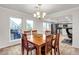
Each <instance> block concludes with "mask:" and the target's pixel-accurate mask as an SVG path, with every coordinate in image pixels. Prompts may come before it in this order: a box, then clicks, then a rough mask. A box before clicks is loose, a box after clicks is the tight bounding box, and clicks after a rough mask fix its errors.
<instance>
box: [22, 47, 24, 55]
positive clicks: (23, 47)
mask: <svg viewBox="0 0 79 59" xmlns="http://www.w3.org/2000/svg"><path fill="white" fill-rule="evenodd" d="M22 55H24V47H23V46H22Z"/></svg>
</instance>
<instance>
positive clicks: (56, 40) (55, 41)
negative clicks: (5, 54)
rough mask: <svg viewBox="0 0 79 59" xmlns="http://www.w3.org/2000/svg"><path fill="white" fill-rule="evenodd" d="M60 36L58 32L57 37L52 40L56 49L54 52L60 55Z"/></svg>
mask: <svg viewBox="0 0 79 59" xmlns="http://www.w3.org/2000/svg"><path fill="white" fill-rule="evenodd" d="M59 38H60V33H56V36H55V38H54V39H53V40H52V48H53V49H54V54H55V55H56V54H58V55H60V51H59Z"/></svg>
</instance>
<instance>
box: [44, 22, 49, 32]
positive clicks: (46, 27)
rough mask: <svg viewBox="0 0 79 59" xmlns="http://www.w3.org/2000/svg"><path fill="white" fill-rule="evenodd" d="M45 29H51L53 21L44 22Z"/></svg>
mask: <svg viewBox="0 0 79 59" xmlns="http://www.w3.org/2000/svg"><path fill="white" fill-rule="evenodd" d="M43 30H44V31H45V30H51V23H48V22H43Z"/></svg>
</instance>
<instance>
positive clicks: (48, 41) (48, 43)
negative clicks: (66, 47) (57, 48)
mask: <svg viewBox="0 0 79 59" xmlns="http://www.w3.org/2000/svg"><path fill="white" fill-rule="evenodd" d="M51 49H52V35H47V36H46V45H45V54H47V53H48V52H49V50H51Z"/></svg>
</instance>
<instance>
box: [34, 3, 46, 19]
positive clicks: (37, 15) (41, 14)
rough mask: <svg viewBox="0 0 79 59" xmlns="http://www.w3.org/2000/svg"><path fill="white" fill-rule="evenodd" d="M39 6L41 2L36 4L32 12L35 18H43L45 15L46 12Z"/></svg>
mask: <svg viewBox="0 0 79 59" xmlns="http://www.w3.org/2000/svg"><path fill="white" fill-rule="evenodd" d="M41 6H42V5H41V4H38V5H37V6H36V12H35V13H34V14H33V16H34V17H35V18H37V19H43V18H45V16H46V13H45V12H43V11H42V10H41Z"/></svg>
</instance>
